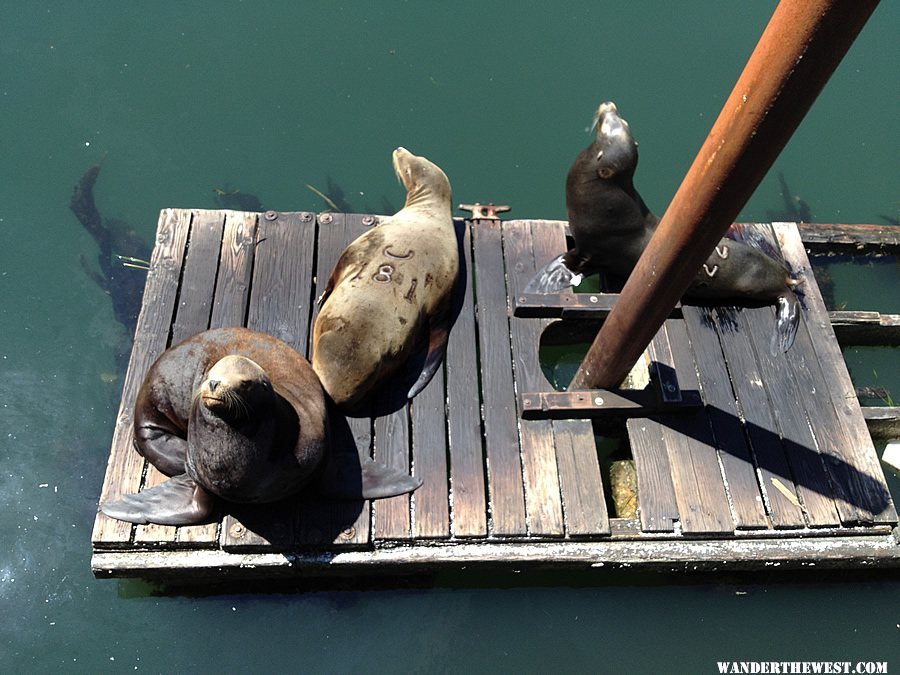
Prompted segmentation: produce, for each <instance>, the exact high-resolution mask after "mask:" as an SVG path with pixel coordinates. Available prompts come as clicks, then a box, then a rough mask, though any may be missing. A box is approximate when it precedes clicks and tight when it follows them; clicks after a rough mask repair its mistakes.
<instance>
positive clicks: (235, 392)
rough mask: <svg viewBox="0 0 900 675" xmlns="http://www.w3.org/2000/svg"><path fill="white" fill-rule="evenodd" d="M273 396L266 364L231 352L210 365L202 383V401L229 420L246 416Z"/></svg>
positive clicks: (216, 413) (210, 409) (209, 408)
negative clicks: (263, 366) (265, 368)
mask: <svg viewBox="0 0 900 675" xmlns="http://www.w3.org/2000/svg"><path fill="white" fill-rule="evenodd" d="M271 396H272V383H271V381H270V380H269V376H268V375H267V374H266V371H265V370H263V368H262V367H261V366H260V365H259V364H258V363H256V362H255V361H253V360H252V359H248V358H247V357H245V356H237V355H229V356H226V357H224V358H222V359H219V360H218V361H217V362H216V363H215V364H214V365H213V367H212V368H210V369H209V373H208V374H207V377H206V379H205V380H204V381H203V382H202V383H201V384H200V398H201V400H202V402H203V405H204V406H205V407H206V408H207V409H208V410H209V411H210V412H212V413H213V414H215V415H217V416H219V417H221V418H223V419H227V420H231V421H235V420H239V419H243V418H245V417H247V416H249V415H250V413H251V412H252V411H253V410H254V409H256V408H258V407H259V403H260V402H262V401H265V400H267V399H269V398H270V397H271Z"/></svg>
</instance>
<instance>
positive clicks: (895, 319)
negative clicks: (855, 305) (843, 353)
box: [828, 310, 900, 347]
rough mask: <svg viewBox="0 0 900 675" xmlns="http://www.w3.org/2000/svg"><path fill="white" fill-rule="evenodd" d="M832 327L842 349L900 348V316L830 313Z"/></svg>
mask: <svg viewBox="0 0 900 675" xmlns="http://www.w3.org/2000/svg"><path fill="white" fill-rule="evenodd" d="M828 318H829V320H830V321H831V327H832V328H833V329H834V334H835V336H836V337H837V341H838V343H839V344H840V345H841V346H842V347H846V346H849V345H867V346H870V345H882V346H888V347H897V346H900V314H881V313H879V312H849V311H843V310H841V311H837V310H836V311H831V312H828Z"/></svg>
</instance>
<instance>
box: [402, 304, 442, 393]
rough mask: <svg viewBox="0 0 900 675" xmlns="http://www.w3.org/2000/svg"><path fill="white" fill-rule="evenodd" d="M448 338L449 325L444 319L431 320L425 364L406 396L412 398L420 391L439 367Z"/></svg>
mask: <svg viewBox="0 0 900 675" xmlns="http://www.w3.org/2000/svg"><path fill="white" fill-rule="evenodd" d="M449 338H450V327H449V326H448V325H447V320H446V319H440V320H436V321H433V322H432V325H431V329H430V331H429V334H428V354H427V355H426V356H425V364H424V365H423V366H422V372H421V373H420V374H419V377H418V378H417V379H416V381H415V383H414V384H413V386H412V387H410V389H409V393H408V394H407V395H406V398H413V397H414V396H415V395H416V394H418V393H419V392H420V391H422V390H423V389H424V388H425V387H426V386H428V383H429V382H431V378H432V377H434V374H435V373H436V372H437V369H438V368H440V367H441V361H442V360H443V359H444V354H446V352H447V340H448V339H449Z"/></svg>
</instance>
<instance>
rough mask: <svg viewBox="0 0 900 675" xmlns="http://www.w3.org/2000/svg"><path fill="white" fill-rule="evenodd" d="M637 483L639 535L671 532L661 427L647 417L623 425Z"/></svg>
mask: <svg viewBox="0 0 900 675" xmlns="http://www.w3.org/2000/svg"><path fill="white" fill-rule="evenodd" d="M625 426H626V428H627V430H628V439H629V442H630V444H631V454H632V456H633V457H634V467H635V471H636V472H637V480H638V516H639V517H640V521H641V531H642V532H673V531H674V530H675V521H677V520H679V516H678V502H677V499H676V497H675V488H674V487H673V485H672V473H671V467H670V466H669V455H668V453H667V452H666V439H665V435H664V433H663V426H662V425H661V424H660V423H659V422H658V421H656V420H654V419H650V418H634V419H630V420H628V422H627V423H626V425H625Z"/></svg>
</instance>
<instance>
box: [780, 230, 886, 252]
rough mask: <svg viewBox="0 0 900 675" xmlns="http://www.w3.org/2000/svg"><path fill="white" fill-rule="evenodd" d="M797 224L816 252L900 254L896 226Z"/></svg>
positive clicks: (809, 245) (803, 239)
mask: <svg viewBox="0 0 900 675" xmlns="http://www.w3.org/2000/svg"><path fill="white" fill-rule="evenodd" d="M794 224H795V225H796V226H797V229H798V230H799V232H800V239H801V240H802V241H803V243H804V244H805V245H806V247H807V248H809V249H810V250H812V251H815V252H825V253H828V252H832V251H849V252H851V253H857V254H865V253H895V252H897V251H900V228H898V227H896V226H893V225H827V224H823V223H794Z"/></svg>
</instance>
